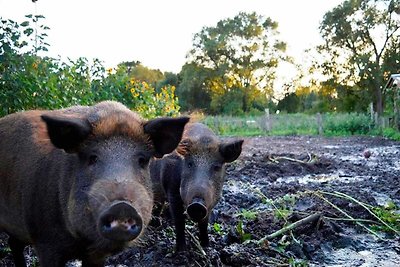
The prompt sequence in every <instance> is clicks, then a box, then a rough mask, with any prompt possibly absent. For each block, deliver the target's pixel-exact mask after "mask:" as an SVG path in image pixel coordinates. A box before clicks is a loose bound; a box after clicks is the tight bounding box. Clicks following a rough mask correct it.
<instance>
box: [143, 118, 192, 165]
mask: <svg viewBox="0 0 400 267" xmlns="http://www.w3.org/2000/svg"><path fill="white" fill-rule="evenodd" d="M188 121H189V118H188V117H180V118H158V119H154V120H151V121H148V122H147V123H146V124H145V125H144V132H145V133H146V134H148V135H150V139H151V140H152V141H153V144H154V149H155V154H154V156H155V157H158V158H161V157H162V156H163V155H164V154H168V153H171V152H172V151H174V149H175V148H176V146H177V145H178V144H179V142H180V141H181V138H182V133H183V129H184V127H185V125H186V123H187V122H188Z"/></svg>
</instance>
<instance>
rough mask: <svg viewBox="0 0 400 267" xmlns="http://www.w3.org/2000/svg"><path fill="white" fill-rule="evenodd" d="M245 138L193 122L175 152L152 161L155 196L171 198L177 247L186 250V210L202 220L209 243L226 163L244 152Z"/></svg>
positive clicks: (161, 199)
mask: <svg viewBox="0 0 400 267" xmlns="http://www.w3.org/2000/svg"><path fill="white" fill-rule="evenodd" d="M242 144H243V140H234V141H230V142H223V141H221V140H220V139H219V138H218V137H217V136H216V135H215V134H214V133H213V132H212V131H211V130H210V129H209V128H208V127H207V126H205V125H204V124H201V123H189V124H187V125H186V127H185V131H184V134H183V137H182V141H181V142H180V144H179V146H178V148H177V149H176V151H175V152H174V153H171V154H170V155H167V156H164V158H162V159H159V160H155V161H152V162H151V165H150V175H151V179H152V181H153V186H154V193H155V200H156V201H157V202H161V203H162V202H164V201H165V200H167V201H168V202H169V207H170V212H171V214H172V218H173V220H174V224H175V233H176V251H184V250H185V248H186V241H185V213H187V214H188V215H189V217H190V218H191V219H192V220H193V221H194V222H197V223H198V226H199V234H200V236H199V237H200V243H201V245H202V246H207V245H208V244H209V238H208V232H207V227H208V220H209V215H210V212H211V210H212V209H213V208H214V206H215V205H216V204H217V202H218V200H219V199H220V197H221V193H222V186H223V183H224V177H225V163H229V162H233V161H234V160H236V159H237V158H238V157H239V155H240V153H241V152H242Z"/></svg>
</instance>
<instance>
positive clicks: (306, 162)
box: [268, 153, 313, 164]
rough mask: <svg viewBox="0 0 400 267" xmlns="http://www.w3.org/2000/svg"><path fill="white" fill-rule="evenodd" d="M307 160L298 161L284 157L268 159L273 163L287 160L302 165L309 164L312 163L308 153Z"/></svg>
mask: <svg viewBox="0 0 400 267" xmlns="http://www.w3.org/2000/svg"><path fill="white" fill-rule="evenodd" d="M308 156H309V159H308V160H299V159H294V158H289V157H285V156H281V157H271V156H269V157H268V159H269V160H270V161H272V162H274V163H279V160H288V161H293V162H297V163H302V164H309V163H312V162H313V160H312V156H311V154H310V153H308Z"/></svg>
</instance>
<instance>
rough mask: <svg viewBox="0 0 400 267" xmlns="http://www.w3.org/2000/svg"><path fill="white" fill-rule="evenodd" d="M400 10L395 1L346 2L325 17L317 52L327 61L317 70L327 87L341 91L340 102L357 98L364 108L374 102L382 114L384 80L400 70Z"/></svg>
mask: <svg viewBox="0 0 400 267" xmlns="http://www.w3.org/2000/svg"><path fill="white" fill-rule="evenodd" d="M399 7H400V2H399V1H398V0H347V1H344V2H343V3H342V4H341V5H339V6H337V7H335V8H334V9H333V10H331V11H329V12H327V13H326V14H325V15H324V18H323V20H322V23H321V25H320V31H321V35H322V37H323V39H324V41H325V43H324V44H323V45H321V46H319V47H318V51H319V52H320V53H321V54H323V55H325V58H326V60H325V61H324V62H322V64H320V66H319V68H321V69H322V71H323V74H325V75H327V77H328V78H329V79H328V81H327V83H330V84H331V85H333V86H335V87H338V88H341V89H338V90H337V91H336V93H338V97H339V98H341V97H343V98H345V97H346V95H358V97H359V98H360V99H361V100H362V101H363V103H364V104H366V105H368V103H369V102H370V101H373V102H374V103H375V108H376V111H377V112H378V113H379V114H382V112H383V108H384V98H383V95H382V89H383V85H384V84H385V80H386V79H387V78H388V76H389V75H390V73H393V72H398V71H399V70H400V69H399V63H400V54H399V53H398V52H399V49H400V41H399V33H400V31H399V28H400V16H399V15H398V14H397V10H398V9H399ZM345 87H346V88H348V89H349V90H351V91H352V93H350V94H349V91H348V90H345ZM365 91H368V94H365V93H364V92H365Z"/></svg>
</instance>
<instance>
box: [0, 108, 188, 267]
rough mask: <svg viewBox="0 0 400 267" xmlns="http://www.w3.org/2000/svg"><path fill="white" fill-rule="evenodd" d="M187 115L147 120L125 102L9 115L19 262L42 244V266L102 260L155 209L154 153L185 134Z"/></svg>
mask: <svg viewBox="0 0 400 267" xmlns="http://www.w3.org/2000/svg"><path fill="white" fill-rule="evenodd" d="M187 121H188V118H184V117H183V118H177V119H172V118H159V119H155V120H151V121H144V120H143V119H141V118H140V117H139V116H138V115H136V114H135V113H133V112H132V111H130V110H129V109H127V108H126V107H125V106H123V105H122V104H120V103H118V102H111V101H106V102H101V103H99V104H97V105H95V106H91V107H83V106H77V107H71V108H68V109H63V110H55V111H37V110H36V111H26V112H20V113H15V114H11V115H8V116H6V117H3V118H1V119H0V230H3V231H5V232H6V233H7V234H8V235H9V245H10V248H11V250H12V254H13V256H14V260H15V264H16V266H18V267H19V266H25V261H24V256H23V248H24V246H25V245H26V244H33V246H34V249H35V251H36V253H37V255H38V258H39V262H40V265H41V266H42V267H49V266H64V265H65V263H66V262H67V261H68V260H70V259H80V260H82V265H83V266H103V265H104V261H105V258H106V257H107V256H108V255H110V254H112V253H115V252H118V251H121V250H122V249H123V248H125V247H127V246H131V245H134V244H135V242H137V240H138V239H139V238H140V236H141V235H142V233H143V231H144V229H145V227H146V225H147V224H148V222H149V220H150V217H151V210H152V206H153V193H152V190H151V186H152V185H151V180H150V177H149V167H148V163H149V160H150V158H152V157H153V156H155V157H162V156H163V155H164V154H166V153H170V152H171V151H173V150H174V149H175V147H176V146H177V145H178V143H179V141H180V140H181V136H182V132H183V128H184V125H185V124H186V122H187Z"/></svg>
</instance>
